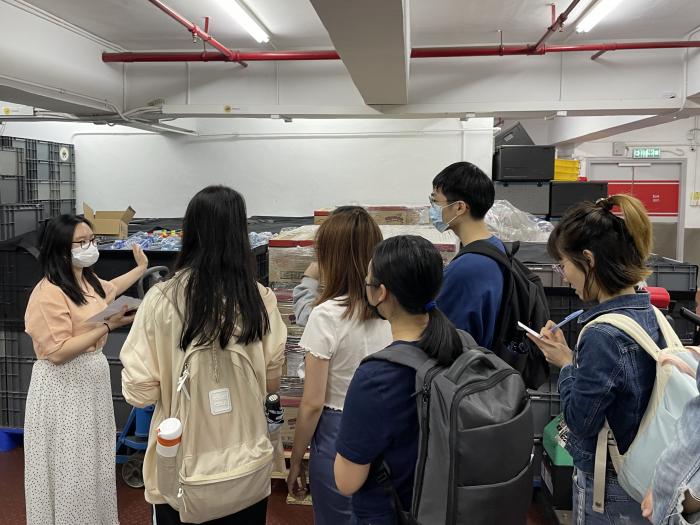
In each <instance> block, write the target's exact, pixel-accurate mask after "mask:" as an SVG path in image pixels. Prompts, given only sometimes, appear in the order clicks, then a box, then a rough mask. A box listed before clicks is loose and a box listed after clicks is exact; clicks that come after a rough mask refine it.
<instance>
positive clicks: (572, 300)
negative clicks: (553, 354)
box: [547, 294, 586, 349]
mask: <svg viewBox="0 0 700 525" xmlns="http://www.w3.org/2000/svg"><path fill="white" fill-rule="evenodd" d="M547 305H548V306H549V316H550V318H551V319H552V321H554V322H555V323H558V322H560V321H563V320H564V318H565V317H566V316H567V315H569V314H570V313H573V312H575V311H576V310H581V309H585V308H586V306H585V305H584V303H583V301H581V300H580V299H579V298H578V297H577V296H576V295H573V294H571V295H569V294H562V295H553V294H547ZM580 328H581V327H580V325H579V324H578V322H577V320H576V319H574V320H573V321H569V322H568V323H567V324H565V325H564V326H563V327H562V328H561V330H562V331H563V332H564V337H565V338H566V342H567V343H568V344H569V347H570V348H572V349H573V348H575V347H576V342H577V339H578V334H579V332H580Z"/></svg>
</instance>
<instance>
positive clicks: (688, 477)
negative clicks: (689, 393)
mask: <svg viewBox="0 0 700 525" xmlns="http://www.w3.org/2000/svg"><path fill="white" fill-rule="evenodd" d="M696 380H697V382H698V388H700V368H698V375H697V379H696ZM677 430H678V434H677V435H676V439H675V440H674V441H673V443H671V444H670V445H669V447H668V448H667V449H666V450H665V451H664V452H663V454H661V457H660V458H659V461H658V462H657V463H656V470H655V471H654V479H653V481H652V493H653V501H654V513H653V515H652V521H653V523H654V524H655V525H680V524H686V523H700V515H698V514H700V513H696V514H695V515H691V516H685V517H682V516H681V511H682V506H681V504H682V502H683V498H684V496H685V492H686V491H690V494H691V495H692V496H693V497H694V498H695V499H700V439H698V436H700V396H698V397H696V398H695V399H692V400H691V401H689V402H688V404H687V405H686V406H685V408H684V409H683V414H682V415H681V418H680V419H679V420H678V427H677Z"/></svg>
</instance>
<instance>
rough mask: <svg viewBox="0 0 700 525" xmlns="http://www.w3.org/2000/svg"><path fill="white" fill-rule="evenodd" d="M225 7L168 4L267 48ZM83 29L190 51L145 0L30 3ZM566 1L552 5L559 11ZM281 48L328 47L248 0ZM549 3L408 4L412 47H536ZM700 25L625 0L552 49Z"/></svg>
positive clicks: (683, 7)
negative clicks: (502, 44)
mask: <svg viewBox="0 0 700 525" xmlns="http://www.w3.org/2000/svg"><path fill="white" fill-rule="evenodd" d="M226 2H227V0H201V1H197V2H193V1H192V0H166V3H167V4H168V5H170V6H171V7H172V8H174V9H175V10H177V11H179V12H180V13H181V14H182V15H184V16H186V17H188V18H189V19H191V20H192V21H194V22H196V23H199V24H201V23H202V19H203V17H204V16H209V17H211V26H210V32H211V33H212V34H213V35H214V36H215V37H216V38H218V39H219V40H221V41H222V42H223V43H224V44H226V45H228V46H229V47H231V48H233V49H249V48H257V49H265V48H268V49H269V48H270V46H268V45H263V44H260V45H259V44H257V43H256V42H255V41H254V40H252V39H251V38H250V37H249V36H248V34H247V33H245V32H244V31H243V30H242V29H241V28H240V27H239V26H238V25H237V24H236V22H234V21H233V20H232V19H231V18H230V16H229V15H228V14H227V13H226V9H225V5H226ZM30 3H31V4H33V5H35V6H37V7H39V8H41V9H44V10H46V11H48V12H50V13H52V14H54V15H56V16H58V17H60V18H63V19H64V20H67V21H68V22H71V23H72V24H74V25H77V26H78V27H81V28H82V29H85V30H87V31H89V32H91V33H94V34H95V35H97V36H99V37H101V38H103V39H105V40H108V41H110V42H113V43H115V44H118V45H120V46H121V47H123V48H125V49H129V50H132V51H139V50H193V49H197V50H198V49H199V48H200V47H199V46H201V44H200V45H199V46H194V45H193V44H192V39H191V38H190V37H189V35H188V33H187V31H186V30H185V29H184V28H182V27H181V26H179V25H178V24H176V23H175V22H174V21H172V20H170V19H169V18H168V17H167V16H165V15H164V14H163V13H161V12H160V11H159V10H158V9H156V8H155V7H153V6H152V5H151V4H149V3H148V2H147V1H146V0H30ZM568 3H569V1H568V0H566V1H561V0H559V1H557V2H556V4H557V11H558V12H559V11H561V10H563V9H564V8H565V7H566V6H567V5H568ZM247 5H248V6H249V8H250V9H251V10H252V11H253V12H254V13H255V14H256V15H257V17H258V18H259V19H260V20H261V21H262V22H263V23H264V24H265V26H266V27H267V28H268V29H269V31H270V33H271V35H272V44H273V45H274V46H275V47H277V48H278V49H300V48H332V47H333V44H332V42H331V39H330V38H329V36H328V32H327V31H326V29H325V27H324V25H323V23H322V22H321V20H320V19H319V16H318V15H317V13H316V11H315V10H314V8H313V6H312V5H311V2H310V0H247ZM550 18H551V14H550V7H549V3H548V2H547V1H546V0H488V1H477V0H411V2H410V22H411V41H412V42H411V43H412V45H413V46H414V47H421V46H440V45H469V44H495V43H498V40H499V36H498V30H499V29H501V30H503V35H504V42H506V43H521V42H534V41H536V40H537V39H538V38H539V36H541V34H542V33H543V32H544V30H545V28H546V27H547V26H548V25H549V24H550V22H551V20H550ZM698 24H700V0H624V1H623V2H622V4H621V5H620V6H619V7H618V8H617V9H616V10H615V11H614V12H613V13H612V14H611V15H609V16H608V17H607V18H606V19H605V20H603V21H602V22H601V23H600V24H599V25H598V26H597V27H596V28H595V29H594V30H593V31H591V32H590V33H587V34H584V35H577V34H575V33H573V34H571V33H572V32H571V31H568V32H567V31H565V32H563V33H559V34H557V35H556V36H555V37H553V38H552V40H551V42H557V41H561V40H567V41H570V42H582V41H610V40H630V39H680V38H683V37H684V36H685V35H687V34H688V33H689V32H690V31H691V30H692V29H694V28H695V27H696V26H697V25H698Z"/></svg>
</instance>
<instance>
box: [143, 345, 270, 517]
mask: <svg viewBox="0 0 700 525" xmlns="http://www.w3.org/2000/svg"><path fill="white" fill-rule="evenodd" d="M261 384H265V382H264V381H262V382H259V381H258V378H257V377H256V374H255V370H254V368H253V364H252V362H251V361H250V358H249V357H248V355H247V354H246V352H245V349H244V348H243V347H242V346H240V345H238V344H236V343H235V338H233V339H231V342H230V343H229V345H228V346H227V347H226V348H224V349H223V350H222V349H221V347H220V346H219V345H218V343H216V344H214V345H213V346H209V347H194V348H192V347H191V348H188V349H187V352H186V353H185V359H184V361H183V364H182V369H181V370H180V371H179V376H178V380H177V392H176V394H175V396H174V398H173V402H172V407H171V414H170V417H177V418H178V419H180V421H181V422H182V440H181V442H180V447H179V449H178V452H177V455H176V456H175V457H172V458H168V457H163V456H160V455H156V457H157V460H156V461H157V462H158V464H157V469H156V470H157V473H158V476H157V483H158V491H159V492H160V493H161V494H162V496H163V497H164V498H165V500H166V501H167V502H168V504H169V505H170V506H171V507H173V508H175V509H177V510H178V511H179V512H180V519H181V520H182V521H183V522H190V523H201V522H204V521H209V520H213V519H216V518H221V517H223V516H226V515H229V514H233V513H235V512H238V511H240V510H243V509H245V508H246V507H249V506H251V505H253V504H255V503H257V502H259V501H260V500H261V499H263V498H265V497H267V496H269V495H270V475H271V473H272V459H273V447H272V444H271V442H270V439H269V435H268V430H267V420H266V418H265V413H264V395H265V393H264V392H263V389H262V388H261Z"/></svg>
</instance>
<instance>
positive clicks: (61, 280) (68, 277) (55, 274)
mask: <svg viewBox="0 0 700 525" xmlns="http://www.w3.org/2000/svg"><path fill="white" fill-rule="evenodd" d="M81 223H82V224H87V225H88V226H89V227H90V228H92V224H91V223H90V221H88V220H87V219H85V218H84V217H79V216H78V215H59V216H58V217H54V218H53V219H51V220H50V221H48V222H47V223H46V226H45V227H44V229H43V231H42V234H41V239H40V248H39V262H40V263H41V269H42V271H43V273H44V277H45V278H46V280H47V281H49V282H50V283H51V284H55V285H56V286H58V287H59V288H60V289H61V290H62V291H63V293H65V294H66V295H67V296H68V298H69V299H70V300H71V301H73V302H74V303H75V304H77V305H84V304H87V299H86V298H85V294H84V293H83V291H82V289H81V288H80V285H79V284H78V281H77V280H76V278H75V274H74V273H73V262H72V256H71V251H72V249H73V234H74V233H75V227H76V226H78V224H81ZM83 279H85V281H87V283H88V284H89V285H90V286H92V288H93V290H95V292H96V293H97V294H98V295H99V296H100V297H102V298H103V299H104V298H105V295H106V294H105V291H104V288H102V285H101V284H100V280H99V279H98V278H97V275H95V271H94V270H93V269H92V268H83Z"/></svg>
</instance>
